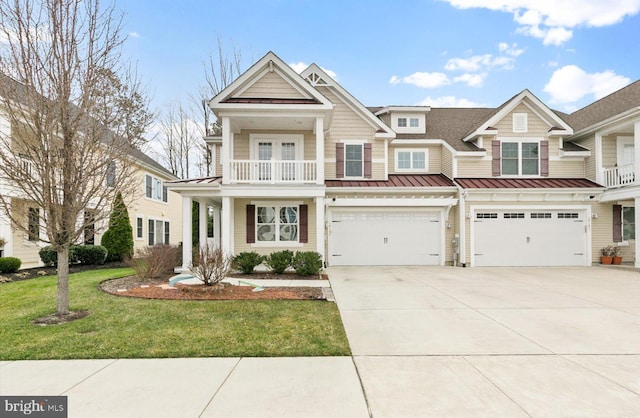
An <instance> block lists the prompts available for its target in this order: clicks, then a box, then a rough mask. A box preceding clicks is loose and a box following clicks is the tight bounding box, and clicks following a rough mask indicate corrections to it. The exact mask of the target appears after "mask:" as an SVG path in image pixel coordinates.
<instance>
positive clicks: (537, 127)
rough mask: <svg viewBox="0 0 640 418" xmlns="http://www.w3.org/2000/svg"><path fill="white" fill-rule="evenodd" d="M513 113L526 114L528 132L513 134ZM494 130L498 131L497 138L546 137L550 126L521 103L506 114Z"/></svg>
mask: <svg viewBox="0 0 640 418" xmlns="http://www.w3.org/2000/svg"><path fill="white" fill-rule="evenodd" d="M514 113H526V114H527V125H528V127H527V128H528V132H525V133H519V132H513V114H514ZM494 128H497V129H498V135H499V136H510V137H544V138H546V137H547V131H548V130H549V128H551V126H549V124H547V122H545V121H544V120H542V119H540V118H539V117H538V116H537V115H536V114H535V113H533V112H532V111H531V109H529V107H527V106H525V105H524V104H523V103H520V104H519V105H518V106H516V107H515V109H514V110H513V111H512V112H510V113H509V114H507V115H506V116H505V117H504V118H502V120H500V121H499V122H498V123H496V125H495V126H494Z"/></svg>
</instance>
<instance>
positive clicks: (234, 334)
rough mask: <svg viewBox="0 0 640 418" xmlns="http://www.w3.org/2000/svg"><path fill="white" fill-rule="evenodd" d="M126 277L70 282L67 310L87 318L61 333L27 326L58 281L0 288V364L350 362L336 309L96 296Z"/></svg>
mask: <svg viewBox="0 0 640 418" xmlns="http://www.w3.org/2000/svg"><path fill="white" fill-rule="evenodd" d="M130 274H132V270H131V269H128V268H124V269H122V268H121V269H109V270H95V271H87V272H82V273H76V274H72V275H71V276H70V289H71V297H70V298H71V310H74V311H76V310H89V311H90V312H91V315H90V316H88V317H87V318H84V319H80V320H76V321H73V322H70V323H66V324H62V325H49V326H39V325H33V324H32V322H31V321H33V320H34V319H36V318H39V317H43V316H46V315H48V314H51V313H52V312H54V311H55V300H56V278H55V277H53V276H47V277H42V278H37V279H31V280H25V281H19V282H14V283H7V284H2V285H0V301H1V303H0V318H2V320H1V321H0V341H1V342H2V343H1V344H0V360H23V359H73V358H75V359H80V358H82V359H84V358H142V357H156V358H157V357H238V356H250V357H254V356H343V355H350V350H349V345H348V343H347V339H346V336H345V333H344V328H343V326H342V322H341V321H340V315H339V313H338V308H337V307H336V305H335V303H331V302H326V301H281V300H267V301H173V300H146V299H132V298H124V297H118V296H113V295H109V294H106V293H104V292H102V291H100V290H98V284H99V283H100V282H101V281H102V280H106V279H110V278H117V277H124V276H127V275H130Z"/></svg>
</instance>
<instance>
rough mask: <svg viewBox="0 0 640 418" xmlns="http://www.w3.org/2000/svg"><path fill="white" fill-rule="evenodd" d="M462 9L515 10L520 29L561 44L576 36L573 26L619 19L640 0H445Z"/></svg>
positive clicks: (635, 10)
mask: <svg viewBox="0 0 640 418" xmlns="http://www.w3.org/2000/svg"><path fill="white" fill-rule="evenodd" d="M445 1H446V2H448V3H449V4H451V5H452V6H453V7H457V8H459V9H470V8H485V9H489V10H494V11H500V12H505V13H511V14H513V18H514V21H515V22H516V23H518V24H519V25H520V28H518V32H519V33H522V34H524V35H527V36H533V37H535V38H539V39H542V40H543V43H544V44H545V45H561V44H563V43H565V42H566V41H568V40H569V39H571V37H572V36H573V31H572V30H571V29H572V28H577V27H602V26H610V25H614V24H616V23H619V22H620V21H622V19H624V18H625V17H626V16H632V15H635V14H637V13H638V12H640V0H607V1H603V0H553V1H542V0H445Z"/></svg>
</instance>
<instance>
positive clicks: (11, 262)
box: [0, 257, 22, 273]
mask: <svg viewBox="0 0 640 418" xmlns="http://www.w3.org/2000/svg"><path fill="white" fill-rule="evenodd" d="M21 265H22V261H21V260H20V259H19V258H16V257H0V273H15V272H16V271H18V269H19V268H20V266H21Z"/></svg>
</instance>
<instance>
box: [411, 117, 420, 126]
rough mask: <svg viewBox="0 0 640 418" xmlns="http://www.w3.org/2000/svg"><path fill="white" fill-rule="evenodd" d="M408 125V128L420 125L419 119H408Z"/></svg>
mask: <svg viewBox="0 0 640 418" xmlns="http://www.w3.org/2000/svg"><path fill="white" fill-rule="evenodd" d="M409 127H410V128H419V127H420V119H418V118H411V119H409Z"/></svg>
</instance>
